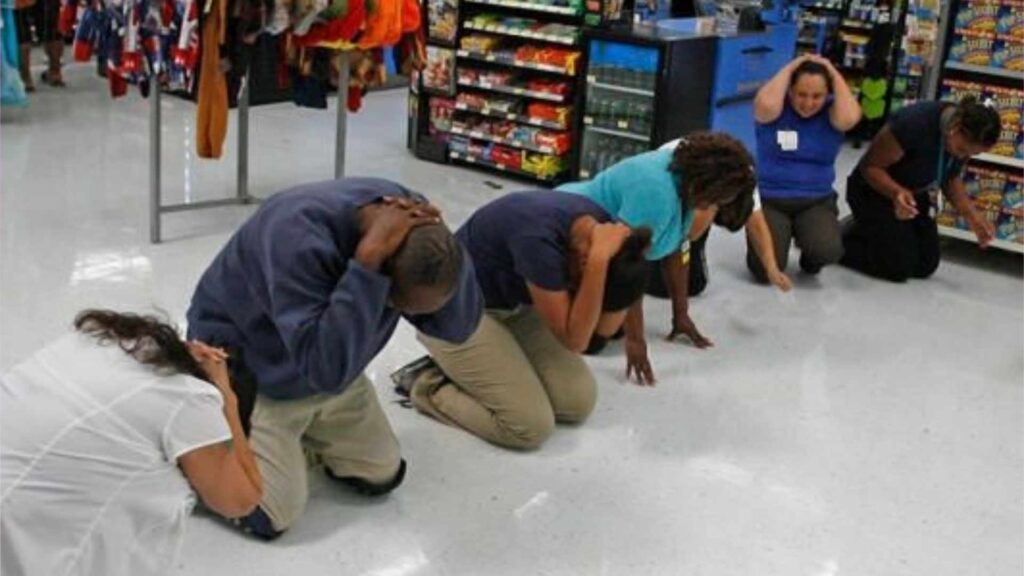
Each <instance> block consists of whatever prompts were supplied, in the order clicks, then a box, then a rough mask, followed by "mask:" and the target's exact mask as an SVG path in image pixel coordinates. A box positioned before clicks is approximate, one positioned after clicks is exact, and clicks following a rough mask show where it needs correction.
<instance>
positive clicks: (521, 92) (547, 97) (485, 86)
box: [458, 80, 565, 104]
mask: <svg viewBox="0 0 1024 576" xmlns="http://www.w3.org/2000/svg"><path fill="white" fill-rule="evenodd" d="M458 84H459V86H464V87H466V88H475V89H477V90H486V91H489V92H497V93H499V94H510V95H512V96H524V97H526V98H533V99H535V100H544V101H546V102H556V103H558V104H561V103H562V102H565V97H564V96H560V95H558V94H550V93H547V92H535V91H533V90H527V89H526V88H521V87H518V86H499V85H495V84H489V83H486V82H466V81H463V80H460V81H459V82H458Z"/></svg>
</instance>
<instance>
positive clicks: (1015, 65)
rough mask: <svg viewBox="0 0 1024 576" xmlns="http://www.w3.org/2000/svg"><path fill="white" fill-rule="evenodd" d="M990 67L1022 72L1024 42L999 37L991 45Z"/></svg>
mask: <svg viewBox="0 0 1024 576" xmlns="http://www.w3.org/2000/svg"><path fill="white" fill-rule="evenodd" d="M991 65H992V66H994V67H996V68H1004V69H1006V70H1014V71H1024V41H1021V40H1020V39H1018V38H1012V37H1010V36H1000V37H998V38H997V39H996V41H995V42H994V43H993V44H992V61H991Z"/></svg>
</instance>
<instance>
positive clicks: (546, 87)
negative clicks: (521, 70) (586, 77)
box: [527, 80, 569, 96]
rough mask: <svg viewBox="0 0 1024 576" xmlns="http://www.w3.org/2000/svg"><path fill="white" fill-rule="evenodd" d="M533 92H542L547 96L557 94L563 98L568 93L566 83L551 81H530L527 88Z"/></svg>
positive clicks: (567, 84)
mask: <svg viewBox="0 0 1024 576" xmlns="http://www.w3.org/2000/svg"><path fill="white" fill-rule="evenodd" d="M527 87H528V88H529V89H530V90H533V91H534V92H544V93H547V94H558V95H559V96H565V95H566V94H568V93H569V83H568V82H555V81H552V80H531V81H530V83H529V85H528V86H527Z"/></svg>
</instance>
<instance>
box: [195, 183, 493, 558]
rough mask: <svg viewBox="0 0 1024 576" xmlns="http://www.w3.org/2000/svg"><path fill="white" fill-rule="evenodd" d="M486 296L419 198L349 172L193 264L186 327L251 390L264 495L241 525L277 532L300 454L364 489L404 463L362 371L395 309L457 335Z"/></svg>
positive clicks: (312, 188) (299, 503) (299, 499)
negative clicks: (195, 272) (196, 270)
mask: <svg viewBox="0 0 1024 576" xmlns="http://www.w3.org/2000/svg"><path fill="white" fill-rule="evenodd" d="M482 309H483V300H482V298H481V295H480V291H479V288H478V287H477V284H476V280H475V275H474V271H473V265H472V262H471V260H470V258H469V256H468V255H467V254H466V253H465V251H464V249H463V248H462V247H461V246H460V244H459V243H458V242H457V241H456V240H455V238H454V237H453V236H452V234H451V232H450V231H449V230H448V228H447V227H446V226H445V225H444V224H443V223H442V222H441V219H440V212H439V211H438V210H437V208H435V207H434V206H431V205H430V204H429V203H427V201H426V199H424V198H423V197H422V196H420V195H418V194H416V193H414V192H411V191H409V190H407V189H405V188H403V187H402V186H400V185H398V184H396V183H394V182H390V181H387V180H382V179H376V178H345V179H341V180H334V181H329V182H321V183H317V184H309V185H305V186H299V187H297V188H293V189H291V190H286V191H284V192H281V193H279V194H276V195H274V196H272V197H271V198H269V199H268V200H267V201H266V202H265V203H264V204H263V205H262V206H261V207H260V209H259V210H258V211H257V212H256V213H255V214H254V215H253V216H252V217H251V218H250V219H249V220H248V221H247V222H246V223H245V224H243V225H242V227H241V228H240V229H239V230H238V232H236V233H235V235H234V236H233V237H232V238H231V239H230V240H229V241H228V243H227V245H226V246H225V247H224V248H223V249H222V250H221V251H220V253H219V254H218V255H217V256H216V258H214V260H213V263H212V264H210V267H209V268H208V269H207V270H206V272H205V273H204V274H203V277H202V279H201V280H200V281H199V286H198V287H197V288H196V291H195V294H194V295H193V297H192V304H191V306H190V308H189V311H188V323H189V329H188V333H189V338H194V339H198V340H202V341H204V342H210V343H214V344H217V345H219V346H222V347H224V348H225V349H227V350H228V352H229V354H230V356H231V358H230V360H229V366H230V368H231V373H232V374H231V375H232V377H233V378H234V379H238V380H247V381H249V383H250V385H254V386H255V389H256V392H257V394H256V397H255V406H254V408H253V409H252V415H251V418H250V426H249V428H250V438H249V440H250V443H251V445H252V448H253V451H254V452H255V454H256V458H257V463H258V465H259V467H260V472H261V473H262V475H263V482H264V487H263V493H264V496H263V501H262V502H261V503H260V507H259V508H257V509H256V511H255V512H253V513H252V514H251V515H250V516H248V517H246V518H242V519H240V525H241V526H242V527H244V528H245V529H247V530H248V531H250V532H252V533H254V534H256V535H258V536H261V537H263V538H267V539H270V538H274V537H276V536H277V535H279V534H280V533H281V532H282V531H284V530H286V529H287V528H289V527H290V526H292V525H293V524H294V522H295V521H296V520H297V519H298V517H299V516H300V515H301V514H302V511H303V509H304V508H305V506H306V500H307V498H308V494H309V491H308V484H307V478H306V473H307V468H308V465H307V459H310V460H313V461H315V462H322V463H323V464H324V468H325V470H326V472H327V474H328V475H329V476H330V477H332V478H334V479H336V480H340V481H342V482H344V483H346V484H348V485H350V486H352V487H354V488H355V489H357V490H358V491H360V492H363V493H366V494H384V493H387V492H389V491H391V490H392V489H394V488H395V487H397V486H398V485H399V484H400V483H401V481H402V478H403V476H404V474H405V461H404V460H403V459H402V458H401V454H400V451H399V446H398V441H397V439H396V438H395V435H394V432H392V430H391V426H390V424H389V423H388V421H387V418H386V417H385V415H384V412H383V411H382V410H381V407H380V404H379V402H378V400H377V395H376V393H375V392H374V389H373V385H372V384H371V382H370V380H369V379H368V378H367V377H366V376H365V375H364V374H363V369H364V368H365V367H366V366H367V364H369V363H370V361H371V360H372V359H373V358H374V356H376V355H377V353H378V352H380V350H381V349H382V348H383V347H384V345H385V344H386V343H387V341H388V339H389V338H390V337H391V334H392V333H393V332H394V330H395V326H396V325H397V324H398V319H399V317H400V316H401V317H405V318H406V319H407V320H408V321H409V322H411V323H412V324H413V325H414V326H415V327H416V328H417V329H418V330H419V331H421V332H423V333H425V334H428V335H430V336H433V337H435V338H441V339H443V340H447V341H450V342H455V343H461V342H464V341H465V340H466V339H468V338H469V336H470V335H471V334H473V332H474V330H475V329H476V327H477V324H478V323H479V320H480V315H481V312H482Z"/></svg>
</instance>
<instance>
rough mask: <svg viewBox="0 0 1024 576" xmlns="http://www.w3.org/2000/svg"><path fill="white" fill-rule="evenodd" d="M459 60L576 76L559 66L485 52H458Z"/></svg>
mask: <svg viewBox="0 0 1024 576" xmlns="http://www.w3.org/2000/svg"><path fill="white" fill-rule="evenodd" d="M455 54H456V55H457V56H458V57H459V58H462V59H463V60H469V61H472V62H486V63H488V64H498V65H501V66H508V67H509V68H519V69H522V70H536V71H539V72H550V73H552V74H561V75H563V76H569V77H572V76H574V74H572V73H570V72H569V70H567V69H565V68H561V67H559V66H552V65H550V64H537V63H535V62H527V61H525V60H516V59H509V58H499V57H498V56H496V55H494V54H487V53H485V52H477V51H474V50H461V49H460V50H458V51H456V53H455Z"/></svg>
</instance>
